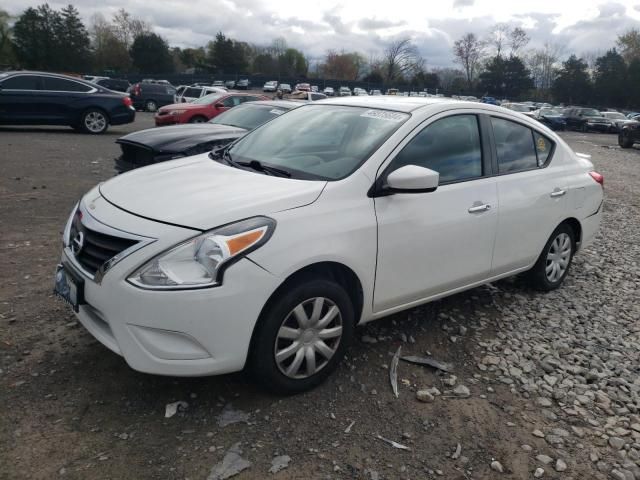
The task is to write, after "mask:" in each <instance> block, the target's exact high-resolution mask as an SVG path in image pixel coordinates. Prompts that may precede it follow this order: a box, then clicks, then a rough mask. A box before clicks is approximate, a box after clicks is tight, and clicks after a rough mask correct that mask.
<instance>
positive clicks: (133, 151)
mask: <svg viewBox="0 0 640 480" xmlns="http://www.w3.org/2000/svg"><path fill="white" fill-rule="evenodd" d="M120 148H121V150H122V155H120V157H118V158H116V171H117V172H118V173H123V172H128V171H129V170H133V169H134V168H138V167H143V166H145V165H151V164H152V163H154V157H155V152H154V151H153V150H150V149H148V148H144V147H138V146H136V145H131V144H128V143H121V144H120Z"/></svg>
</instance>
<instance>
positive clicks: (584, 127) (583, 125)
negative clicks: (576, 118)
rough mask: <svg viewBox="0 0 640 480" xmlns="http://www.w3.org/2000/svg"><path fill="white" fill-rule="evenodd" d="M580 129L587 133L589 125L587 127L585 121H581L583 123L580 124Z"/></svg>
mask: <svg viewBox="0 0 640 480" xmlns="http://www.w3.org/2000/svg"><path fill="white" fill-rule="evenodd" d="M580 131H581V132H583V133H587V132H588V131H589V127H587V124H586V123H583V124H582V125H581V126H580Z"/></svg>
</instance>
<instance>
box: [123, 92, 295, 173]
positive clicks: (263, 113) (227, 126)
mask: <svg viewBox="0 0 640 480" xmlns="http://www.w3.org/2000/svg"><path fill="white" fill-rule="evenodd" d="M303 104H304V102H294V101H287V100H273V101H260V102H247V103H243V104H242V105H238V106H237V107H234V108H232V109H231V110H228V111H226V112H224V113H221V114H220V115H218V116H217V117H215V118H214V119H213V120H210V121H209V122H207V123H197V124H186V125H173V126H169V127H157V128H150V129H148V130H141V131H139V132H134V133H130V134H129V135H125V136H124V137H122V138H120V139H118V140H117V141H116V143H118V144H120V148H121V150H122V155H120V156H119V157H118V158H116V160H115V163H116V165H115V167H116V172H118V173H124V172H126V171H129V170H133V169H134V168H138V167H143V166H145V165H151V164H153V163H159V162H164V161H167V160H173V159H175V158H181V157H187V156H190V155H196V154H198V153H204V152H207V151H209V150H211V149H212V148H214V147H220V146H223V145H226V144H228V143H230V142H231V141H233V140H235V139H236V138H238V137H241V136H242V135H244V134H245V133H247V132H248V131H250V130H253V129H254V128H256V127H259V126H260V125H262V124H263V123H266V122H268V121H269V120H271V119H273V118H275V117H277V116H279V115H282V114H283V113H285V112H287V111H289V110H291V109H293V108H296V107H299V106H300V105H303Z"/></svg>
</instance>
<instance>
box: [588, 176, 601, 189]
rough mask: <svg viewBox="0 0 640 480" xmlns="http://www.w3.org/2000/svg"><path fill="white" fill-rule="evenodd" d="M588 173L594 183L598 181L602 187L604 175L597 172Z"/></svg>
mask: <svg viewBox="0 0 640 480" xmlns="http://www.w3.org/2000/svg"><path fill="white" fill-rule="evenodd" d="M589 175H591V178H593V180H594V181H595V182H596V183H599V184H600V185H602V186H603V187H604V175H602V174H600V173H598V172H589Z"/></svg>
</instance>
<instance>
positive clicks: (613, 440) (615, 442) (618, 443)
mask: <svg viewBox="0 0 640 480" xmlns="http://www.w3.org/2000/svg"><path fill="white" fill-rule="evenodd" d="M625 443H626V442H625V441H624V440H623V439H622V438H620V437H609V445H611V447H612V448H615V449H616V450H620V449H621V448H622V447H624V444H625Z"/></svg>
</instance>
